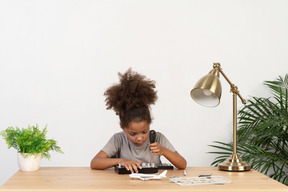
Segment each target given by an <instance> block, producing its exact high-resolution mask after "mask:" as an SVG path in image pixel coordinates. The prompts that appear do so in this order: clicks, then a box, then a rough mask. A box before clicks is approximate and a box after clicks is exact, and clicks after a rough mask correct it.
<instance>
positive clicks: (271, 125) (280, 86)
mask: <svg viewBox="0 0 288 192" xmlns="http://www.w3.org/2000/svg"><path fill="white" fill-rule="evenodd" d="M264 85H266V86H268V88H269V89H270V90H271V92H272V97H269V98H258V97H252V98H251V99H249V100H248V104H247V105H245V106H244V107H243V108H242V109H241V110H239V112H238V113H239V118H238V120H239V122H238V125H239V126H238V130H237V153H238V154H239V155H240V156H241V158H242V159H243V160H244V161H246V162H250V163H251V164H252V167H253V169H255V170H257V171H259V172H262V173H264V174H265V175H268V176H270V177H271V178H273V179H275V180H277V181H280V182H282V183H283V184H285V185H288V74H286V75H285V77H284V78H282V77H281V76H279V78H278V79H277V80H276V81H265V82H264ZM214 143H215V144H214V145H210V146H211V147H214V148H217V149H220V151H216V152H209V153H214V154H217V155H219V156H218V157H216V158H215V159H214V161H213V162H212V165H214V166H217V165H218V164H219V163H221V162H223V161H224V160H225V159H226V158H227V157H229V156H230V155H231V154H232V151H233V144H232V142H231V143H224V142H219V141H216V142H214Z"/></svg>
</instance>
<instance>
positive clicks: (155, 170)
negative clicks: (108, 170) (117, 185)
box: [114, 163, 174, 174]
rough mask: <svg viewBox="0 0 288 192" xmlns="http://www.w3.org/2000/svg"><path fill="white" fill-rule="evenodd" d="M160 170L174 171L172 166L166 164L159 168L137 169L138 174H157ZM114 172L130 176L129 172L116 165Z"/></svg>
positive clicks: (144, 167)
mask: <svg viewBox="0 0 288 192" xmlns="http://www.w3.org/2000/svg"><path fill="white" fill-rule="evenodd" d="M160 169H165V170H167V169H170V170H172V169H174V167H173V165H171V164H168V163H163V164H161V165H159V166H154V167H151V166H149V165H148V166H142V169H138V173H158V170H160ZM114 170H115V172H116V173H118V174H131V171H128V170H127V169H126V168H125V167H124V166H122V165H118V166H115V167H114Z"/></svg>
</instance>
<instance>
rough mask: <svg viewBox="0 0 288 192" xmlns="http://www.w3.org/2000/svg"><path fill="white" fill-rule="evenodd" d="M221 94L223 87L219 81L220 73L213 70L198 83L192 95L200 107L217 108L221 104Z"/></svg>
mask: <svg viewBox="0 0 288 192" xmlns="http://www.w3.org/2000/svg"><path fill="white" fill-rule="evenodd" d="M221 93H222V87H221V82H220V80H219V71H218V70H217V69H213V70H211V71H210V72H209V73H208V74H207V75H205V76H204V77H202V78H201V79H200V80H199V81H198V82H197V83H196V85H195V86H194V88H193V89H192V90H191V92H190V95H191V97H192V99H194V101H195V102H196V103H198V104H200V105H203V106H205V107H216V106H217V105H219V103H220V98H221Z"/></svg>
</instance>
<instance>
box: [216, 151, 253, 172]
mask: <svg viewBox="0 0 288 192" xmlns="http://www.w3.org/2000/svg"><path fill="white" fill-rule="evenodd" d="M218 168H219V169H220V170H222V171H235V172H236V171H249V170H250V169H251V165H250V164H248V163H246V162H245V161H243V160H242V159H241V158H240V157H239V156H238V155H237V154H233V155H232V156H231V157H229V158H227V159H226V160H225V161H224V162H223V163H221V164H219V165H218Z"/></svg>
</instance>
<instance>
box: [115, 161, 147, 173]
mask: <svg viewBox="0 0 288 192" xmlns="http://www.w3.org/2000/svg"><path fill="white" fill-rule="evenodd" d="M120 164H121V165H122V166H123V167H125V168H126V169H127V171H131V173H134V172H135V173H138V168H139V169H142V167H141V164H142V161H139V162H137V161H133V160H127V159H123V160H122V161H120Z"/></svg>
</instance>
